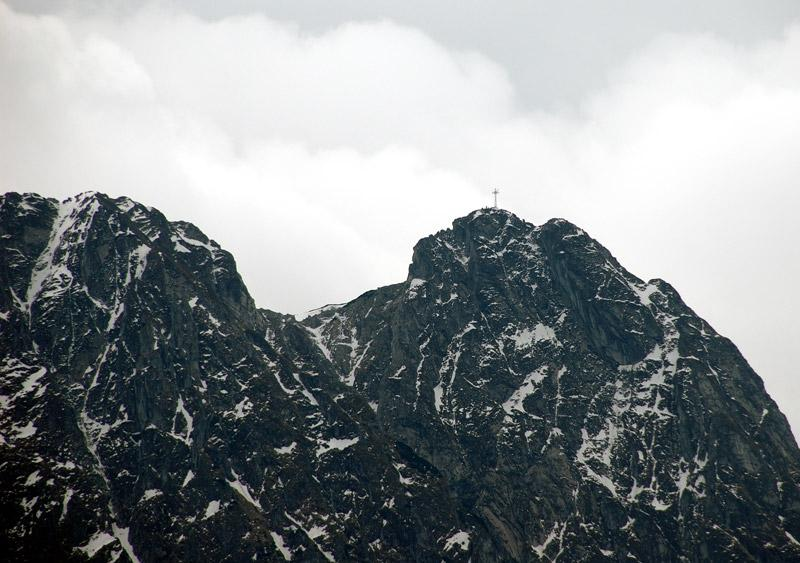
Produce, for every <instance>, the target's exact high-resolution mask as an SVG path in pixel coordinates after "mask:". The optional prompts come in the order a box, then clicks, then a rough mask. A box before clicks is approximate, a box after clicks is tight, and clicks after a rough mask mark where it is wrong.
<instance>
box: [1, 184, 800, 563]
mask: <svg viewBox="0 0 800 563" xmlns="http://www.w3.org/2000/svg"><path fill="white" fill-rule="evenodd" d="M0 282H2V283H0V334H2V338H0V357H2V360H0V362H1V363H0V486H2V490H3V492H4V494H3V496H2V499H0V505H1V506H0V530H2V531H1V532H0V553H3V554H6V555H7V556H8V558H9V559H12V560H20V561H35V560H54V559H63V560H87V559H90V560H98V561H107V560H108V561H111V560H129V561H142V562H149V561H162V560H219V561H223V560H229V561H244V560H253V559H256V560H278V561H282V560H304V561H305V560H320V561H324V560H328V561H333V560H339V561H350V560H385V561H393V560H394V561H407V560H415V561H439V560H450V561H466V560H473V561H509V560H516V561H538V560H551V561H552V560H556V559H558V560H563V561H589V560H592V561H594V560H598V561H600V560H607V559H610V560H620V561H621V560H627V559H633V560H642V561H669V560H673V561H679V560H690V561H702V560H708V559H712V558H713V559H715V560H731V561H732V560H742V559H750V560H770V561H775V560H797V559H800V542H798V540H797V539H796V538H800V495H799V494H798V483H799V482H800V481H799V480H798V474H799V473H798V471H799V470H800V452H798V449H797V445H796V443H795V440H794V438H793V436H792V434H791V432H790V430H789V427H788V424H787V422H786V420H785V418H784V417H783V415H782V414H781V413H780V411H779V409H778V408H777V406H776V405H775V403H774V402H773V401H772V399H770V397H769V396H768V395H767V393H766V392H765V390H764V387H763V384H762V382H761V380H760V378H759V377H758V376H757V375H756V374H755V373H754V372H753V371H752V369H751V368H750V367H749V365H748V364H747V362H746V361H745V360H744V359H743V358H742V356H741V354H740V353H739V352H738V350H737V349H736V347H735V346H734V345H733V344H732V343H731V342H730V341H729V340H727V339H725V338H723V337H721V336H720V335H718V334H717V333H716V332H715V331H714V330H713V329H712V328H711V327H710V326H709V325H708V324H707V323H706V322H705V321H703V320H702V319H701V318H700V317H698V316H697V315H696V314H695V313H694V312H693V311H692V310H691V309H689V308H688V307H687V306H686V305H685V304H684V303H683V302H682V300H681V299H680V297H679V296H678V294H677V293H676V292H675V290H674V289H673V288H672V287H671V286H669V285H668V284H667V283H666V282H663V281H661V280H650V281H649V282H644V281H642V280H640V279H638V278H636V277H635V276H633V275H632V274H630V273H629V272H627V271H626V270H625V269H624V268H622V267H621V266H620V265H619V263H618V262H617V261H616V260H615V259H614V258H613V256H611V254H610V253H609V252H608V251H607V250H606V249H604V248H603V247H602V246H601V245H600V244H599V243H597V242H596V241H595V240H593V239H592V238H591V237H589V236H588V235H587V234H586V233H585V232H583V231H582V230H581V229H579V228H577V227H576V226H574V225H572V224H571V223H569V222H567V221H564V220H551V221H549V222H547V223H545V224H544V225H541V226H534V225H531V224H529V223H526V222H525V221H523V220H521V219H519V218H518V217H516V216H514V215H513V214H511V213H508V212H506V211H503V210H496V209H485V210H479V211H475V212H473V213H472V214H470V215H468V216H467V217H464V218H461V219H457V220H456V221H455V222H454V223H453V226H452V228H451V229H447V230H444V231H440V232H439V233H436V234H435V235H432V236H429V237H426V238H424V239H422V240H421V241H420V242H419V243H418V244H417V245H416V247H415V249H414V255H413V260H412V263H411V266H410V267H409V276H408V278H407V280H406V281H405V282H403V283H400V284H396V285H392V286H388V287H384V288H379V289H376V290H374V291H370V292H367V293H365V294H364V295H362V296H360V297H358V298H357V299H355V300H353V301H351V302H349V303H347V304H344V305H337V306H328V307H324V308H322V309H320V310H318V311H316V312H314V313H313V314H311V315H309V316H307V317H306V318H304V319H302V320H297V319H296V318H294V317H292V316H288V315H281V314H279V313H274V312H271V311H265V310H262V309H258V308H257V307H256V306H255V304H254V303H253V300H252V299H251V297H250V296H249V294H248V292H247V289H246V288H245V287H244V284H243V283H242V281H241V278H240V277H239V275H238V273H237V272H236V266H235V262H234V260H233V257H232V256H231V255H230V254H229V253H227V252H226V251H224V250H223V249H221V248H220V247H219V245H217V244H216V243H215V242H214V241H212V240H209V239H208V238H207V237H206V236H205V235H204V234H203V233H202V232H201V231H199V230H198V229H197V228H196V227H194V226H193V225H191V224H188V223H184V222H170V221H168V220H167V219H166V218H164V217H163V215H161V214H160V213H159V212H158V211H157V210H154V209H152V208H148V207H145V206H143V205H140V204H138V203H135V202H133V201H131V200H129V199H127V198H119V199H112V198H109V197H107V196H105V195H102V194H96V193H86V194H81V195H79V196H77V197H75V198H71V199H70V200H67V201H65V202H57V201H55V200H51V199H46V198H43V197H41V196H37V195H34V194H13V193H12V194H6V195H5V196H2V199H0Z"/></svg>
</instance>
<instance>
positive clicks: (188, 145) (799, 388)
mask: <svg viewBox="0 0 800 563" xmlns="http://www.w3.org/2000/svg"><path fill="white" fill-rule="evenodd" d="M101 6H102V7H101ZM334 6H335V8H334ZM798 131H800V3H798V2H795V1H787V2H777V1H775V2H764V1H752V2H742V1H729V0H725V1H711V2H703V3H696V2H682V1H673V2H623V1H616V2H615V1H611V2H602V3H599V2H593V1H588V0H587V1H583V2H576V1H572V2H558V3H556V2H532V1H516V2H514V1H510V2H504V3H500V4H498V3H496V2H476V1H466V2H465V1H458V2H456V1H440V2H428V1H425V2H422V1H406V2H394V1H392V2H389V1H380V0H378V1H376V0H370V1H368V2H367V1H365V2H355V1H340V2H335V3H330V2H310V1H307V0H292V1H291V2H289V1H287V2H256V1H248V0H238V1H232V2H225V3H221V2H216V1H212V0H203V1H195V2H189V1H188V0H187V1H184V2H154V3H150V4H142V3H139V2H136V3H134V2H123V1H117V2H102V3H101V2H97V3H91V2H83V1H71V2H57V1H49V2H48V1H41V0H26V1H21V0H18V1H13V2H10V3H6V4H3V3H2V0H0V189H3V191H8V190H16V191H36V192H39V193H42V194H44V195H48V196H54V197H59V198H63V197H66V196H69V195H72V194H75V193H77V192H80V191H84V190H87V189H94V190H98V191H103V192H106V193H108V194H111V195H123V194H124V195H129V196H131V197H133V198H134V199H137V200H139V201H141V202H142V203H145V204H148V205H151V206H154V207H157V208H159V209H161V210H162V211H163V212H164V213H165V214H166V215H167V216H168V217H169V218H170V219H173V220H174V219H185V220H190V221H192V222H194V223H195V224H197V225H198V226H199V227H200V228H201V229H202V230H203V231H204V232H206V234H208V235H209V236H210V237H212V238H214V239H216V240H217V241H218V242H220V244H222V245H223V246H224V247H226V248H227V249H229V250H230V251H231V252H233V254H234V255H235V257H236V259H237V262H238V264H239V268H240V271H241V272H242V275H243V277H244V278H245V281H246V283H247V284H248V287H249V288H250V290H251V293H252V294H253V295H254V297H255V299H256V301H257V302H258V304H259V305H260V306H262V307H267V308H271V309H275V310H279V311H282V312H299V311H303V310H306V309H310V308H313V307H316V306H319V305H322V304H325V303H330V302H342V301H347V300H349V299H352V298H354V297H356V296H357V295H359V294H360V293H362V292H363V291H366V290H368V289H371V288H373V287H376V286H379V285H385V284H388V283H394V282H397V281H400V280H403V279H404V278H405V276H406V268H407V265H408V263H409V261H410V258H411V249H412V247H413V245H414V243H415V242H416V241H417V240H418V239H419V238H421V237H422V236H424V235H426V234H429V233H431V232H434V231H436V230H438V229H440V228H444V227H447V226H449V224H450V222H451V221H452V220H453V219H454V218H455V217H458V216H461V215H464V214H466V213H468V212H469V211H470V210H472V209H474V208H477V207H480V206H483V205H486V204H488V203H490V201H491V195H490V190H491V188H492V187H495V186H496V187H498V188H499V189H500V191H501V194H500V203H501V206H502V207H505V208H507V209H509V210H511V211H513V212H515V213H516V214H518V215H519V216H521V217H522V218H524V219H527V220H528V221H531V222H533V223H537V224H538V223H542V222H544V221H546V220H547V219H549V218H551V217H557V216H560V217H565V218H567V219H569V220H571V221H573V222H574V223H577V224H579V225H580V226H582V227H583V228H584V229H586V230H587V231H588V232H589V233H590V234H591V235H592V236H594V237H595V238H597V239H598V240H599V241H600V242H601V243H603V244H604V245H605V246H607V247H608V248H609V249H610V250H611V252H612V253H613V254H614V255H615V256H617V258H618V259H619V260H620V261H621V262H622V264H623V265H625V266H626V267H627V268H628V269H630V270H631V271H632V272H634V273H635V274H637V275H638V276H639V277H642V278H645V279H649V278H652V277H661V278H663V279H666V280H667V281H669V282H670V283H672V284H673V285H674V286H675V287H676V288H677V290H678V291H679V292H680V293H681V295H682V296H683V297H684V299H685V300H686V302H687V303H688V304H689V305H690V306H691V307H693V308H694V309H695V310H696V311H697V312H698V313H699V314H700V315H701V316H703V317H704V318H706V319H707V320H708V321H709V322H711V323H712V325H714V326H715V328H716V329H717V330H718V331H719V332H721V333H722V334H724V335H725V336H728V337H730V338H731V339H733V341H734V342H735V343H736V344H737V345H738V346H739V347H740V349H741V350H742V352H743V353H744V355H745V357H746V358H747V359H748V360H749V361H750V362H751V364H752V365H753V366H754V367H755V369H756V370H757V371H758V372H759V373H760V374H761V375H762V377H763V378H764V379H765V381H766V383H767V388H768V390H769V391H770V393H771V394H772V395H773V397H775V398H776V400H778V402H779V403H780V404H781V406H782V408H783V410H784V412H786V413H787V414H788V416H789V418H790V420H791V421H792V423H793V426H794V428H795V429H796V430H800V400H798V399H800V382H799V381H798V375H800V374H798V370H797V368H796V367H795V366H796V361H795V358H794V355H796V354H797V353H798V351H800V345H799V344H798V342H800V323H798V322H797V317H798V314H800V292H798V291H797V289H796V286H797V280H798V274H800V251H799V250H798V243H800V221H798V217H797V216H798V211H800V197H799V196H798V187H800V186H799V184H800V180H799V179H800V135H798Z"/></svg>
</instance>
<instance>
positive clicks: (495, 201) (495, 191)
mask: <svg viewBox="0 0 800 563" xmlns="http://www.w3.org/2000/svg"><path fill="white" fill-rule="evenodd" d="M499 193H500V192H499V191H498V189H497V188H495V189H494V190H492V194H494V208H495V209H497V194H499Z"/></svg>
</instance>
